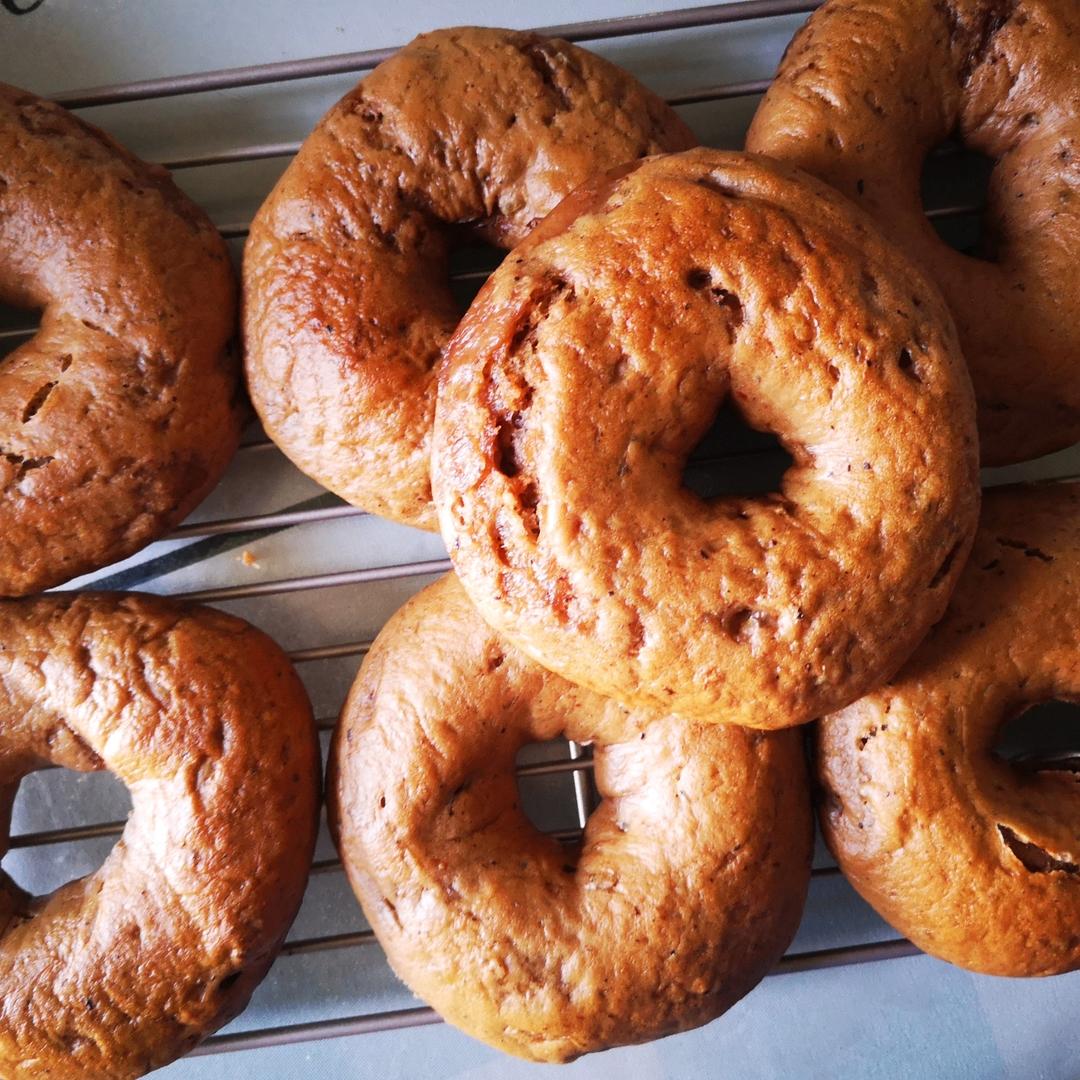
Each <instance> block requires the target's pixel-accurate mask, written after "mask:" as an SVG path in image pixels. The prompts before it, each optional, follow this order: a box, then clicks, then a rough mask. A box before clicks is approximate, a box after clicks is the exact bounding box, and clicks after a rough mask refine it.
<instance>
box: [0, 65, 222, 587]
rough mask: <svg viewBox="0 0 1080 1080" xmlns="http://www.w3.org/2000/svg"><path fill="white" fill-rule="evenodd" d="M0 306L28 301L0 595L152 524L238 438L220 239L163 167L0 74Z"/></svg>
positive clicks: (62, 573)
mask: <svg viewBox="0 0 1080 1080" xmlns="http://www.w3.org/2000/svg"><path fill="white" fill-rule="evenodd" d="M0 303H6V304H13V305H15V306H17V307H26V308H31V309H38V310H40V311H41V326H40V329H39V331H38V333H37V334H36V335H35V336H34V337H33V338H31V339H30V340H29V341H27V342H26V343H25V344H23V345H22V346H20V347H19V348H17V349H16V350H15V351H14V352H13V353H11V354H10V355H9V356H7V357H6V358H4V360H3V363H2V365H0V595H4V596H18V595H22V594H25V593H31V592H36V591H39V590H42V589H45V588H48V587H50V586H53V585H57V584H59V583H61V582H63V581H66V580H68V579H70V578H72V577H76V576H77V575H79V574H83V573H87V572H89V571H91V570H96V569H98V568H99V567H101V566H104V565H106V564H108V563H110V562H114V561H115V560H117V559H121V558H124V557H125V556H127V555H130V554H131V553H132V552H134V551H136V550H138V549H139V548H140V547H142V546H143V545H145V544H147V543H149V542H150V541H152V540H154V539H156V538H158V537H159V536H161V535H163V534H164V533H166V532H167V531H168V530H169V529H171V528H172V527H173V526H174V525H176V524H177V523H178V522H179V521H180V520H181V519H183V518H184V517H185V516H186V515H187V514H188V512H189V511H190V510H192V509H193V508H194V507H195V506H196V504H197V503H198V502H199V501H200V500H201V499H202V498H203V497H204V496H205V495H206V494H207V492H208V491H209V490H210V488H212V487H213V485H214V484H215V483H216V482H217V480H218V478H219V477H220V475H221V473H222V472H223V471H224V469H225V467H226V465H227V464H228V462H229V460H230V458H231V457H232V455H233V452H234V450H235V449H236V445H237V442H238V440H239V433H240V409H239V406H238V394H239V389H240V380H239V374H240V373H239V365H238V363H237V362H236V359H235V357H233V356H232V355H230V354H229V353H228V352H227V344H228V342H229V340H230V338H231V337H232V335H233V330H234V327H233V321H234V319H235V284H234V280H233V274H232V269H231V267H230V265H229V258H228V252H227V251H226V249H225V245H224V242H223V241H222V239H221V237H220V236H219V235H218V233H217V231H216V230H215V229H214V227H213V226H212V225H211V224H210V221H209V220H208V219H207V218H206V216H205V215H204V214H203V213H202V211H201V210H199V209H197V208H196V207H195V206H194V205H193V204H192V203H191V202H189V201H188V199H187V198H186V197H185V196H184V195H183V194H181V192H180V191H179V190H178V189H177V188H176V187H175V186H174V185H173V183H172V181H171V180H170V179H169V176H168V173H167V172H166V171H165V170H164V169H160V168H158V167H156V166H151V165H146V164H144V163H143V162H141V161H138V160H137V159H136V158H134V157H133V156H132V155H131V154H129V153H127V151H125V150H123V149H122V148H121V147H119V146H118V145H117V144H116V143H114V142H113V141H112V140H111V139H110V138H109V137H108V136H107V135H105V134H104V133H102V132H100V131H98V130H97V129H96V128H93V127H91V126H90V125H88V124H85V123H83V122H82V121H81V120H78V119H76V118H75V117H74V116H72V115H71V113H69V112H67V111H66V110H64V109H62V108H60V107H59V106H57V105H53V104H51V103H49V102H46V101H43V100H41V99H40V98H37V97H34V96H33V95H31V94H27V93H24V92H23V91H21V90H16V89H15V88H13V87H10V86H4V85H2V84H0Z"/></svg>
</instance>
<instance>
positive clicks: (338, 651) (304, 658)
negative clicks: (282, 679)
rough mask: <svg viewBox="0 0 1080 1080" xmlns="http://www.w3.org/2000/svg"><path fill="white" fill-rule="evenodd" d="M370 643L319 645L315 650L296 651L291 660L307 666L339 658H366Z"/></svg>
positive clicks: (349, 642) (291, 654)
mask: <svg viewBox="0 0 1080 1080" xmlns="http://www.w3.org/2000/svg"><path fill="white" fill-rule="evenodd" d="M371 645H372V643H371V642H370V641H343V642H341V644H339V645H317V646H316V647H315V648H313V649H294V650H293V651H292V652H291V653H289V659H290V660H291V661H292V662H293V663H294V664H307V663H310V662H311V661H312V660H336V659H337V658H338V657H339V656H364V655H366V654H367V651H368V649H370V648H371Z"/></svg>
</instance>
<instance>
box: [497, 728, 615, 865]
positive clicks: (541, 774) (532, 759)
mask: <svg viewBox="0 0 1080 1080" xmlns="http://www.w3.org/2000/svg"><path fill="white" fill-rule="evenodd" d="M575 748H576V749H575ZM575 753H576V755H577V757H576V759H575V757H574V755H575ZM514 764H515V767H516V769H517V789H518V801H519V804H520V806H521V810H522V813H524V815H525V817H526V818H528V820H529V822H530V823H531V824H532V825H534V826H535V827H536V828H537V829H538V830H539V831H540V832H542V833H547V834H549V835H554V836H555V838H556V839H557V840H559V841H560V842H561V843H562V844H564V845H565V847H566V849H567V858H568V859H570V860H571V862H570V863H568V865H573V859H574V858H575V857H576V851H575V845H576V844H578V843H579V841H580V837H581V811H582V810H584V812H585V816H586V818H587V817H588V814H590V813H591V812H592V811H593V810H594V809H595V808H596V807H597V806H598V805H599V803H600V795H599V793H598V792H597V790H596V784H595V781H594V780H593V773H592V767H593V757H592V747H590V746H584V745H579V744H572V743H569V742H567V740H566V739H562V738H559V739H551V740H548V741H546V742H534V743H526V744H525V745H524V746H523V747H522V748H521V749H520V750H519V751H518V753H517V758H516V759H515V762H514ZM575 778H576V779H575ZM579 804H580V805H579Z"/></svg>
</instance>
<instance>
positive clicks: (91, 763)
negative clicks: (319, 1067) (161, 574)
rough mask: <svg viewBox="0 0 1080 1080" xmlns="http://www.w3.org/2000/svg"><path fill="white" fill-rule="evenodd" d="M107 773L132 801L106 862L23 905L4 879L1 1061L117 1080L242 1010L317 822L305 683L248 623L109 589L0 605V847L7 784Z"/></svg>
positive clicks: (291, 911)
mask: <svg viewBox="0 0 1080 1080" xmlns="http://www.w3.org/2000/svg"><path fill="white" fill-rule="evenodd" d="M50 762H51V763H53V764H55V765H60V766H64V767H66V768H70V769H77V770H80V771H89V770H95V769H108V770H109V771H110V772H112V773H113V774H114V775H116V776H117V777H118V778H119V779H120V780H122V781H123V782H124V783H125V784H126V785H127V786H128V788H129V790H130V792H131V797H132V804H133V810H132V813H131V816H130V817H129V818H128V822H127V825H126V826H125V828H124V833H123V836H122V837H121V839H120V840H119V841H118V842H117V844H116V846H115V847H114V848H113V850H112V852H111V854H110V855H109V856H108V858H107V859H106V861H105V863H104V864H103V865H102V866H101V868H100V869H99V870H97V871H96V872H95V873H93V874H91V875H90V876H89V877H85V878H82V879H81V880H77V881H72V882H70V883H69V884H67V885H64V886H63V887H62V888H60V889H58V890H57V891H56V892H54V893H52V894H51V895H50V896H45V897H32V896H29V895H27V894H26V893H25V892H23V890H22V889H20V888H19V887H18V886H17V885H16V884H15V883H14V882H13V881H12V880H11V879H10V878H9V877H8V876H7V875H6V874H3V873H0V1002H2V1007H0V1073H2V1074H3V1075H4V1076H7V1077H16V1076H17V1077H20V1078H22V1077H26V1078H28V1080H30V1078H36V1077H58V1076H59V1077H65V1078H68V1080H72V1078H76V1077H86V1078H93V1080H103V1078H126V1077H136V1076H141V1075H143V1073H145V1072H147V1071H149V1070H151V1069H154V1068H158V1067H160V1066H162V1065H165V1064H167V1063H168V1062H170V1061H172V1060H173V1059H174V1058H177V1057H179V1056H180V1055H181V1054H184V1053H186V1052H187V1051H188V1050H190V1049H191V1048H192V1047H193V1046H194V1045H195V1044H196V1043H198V1042H199V1041H200V1040H201V1039H202V1038H203V1037H204V1036H205V1035H207V1034H208V1033H210V1032H212V1031H214V1030H215V1029H216V1028H218V1027H220V1026H221V1025H222V1024H224V1023H225V1022H226V1021H228V1020H229V1019H231V1018H232V1017H233V1016H235V1015H236V1014H237V1013H238V1012H239V1011H240V1010H241V1009H242V1008H243V1007H244V1005H246V1004H247V1001H248V998H249V997H250V996H251V992H252V990H253V989H254V988H255V986H256V985H257V984H258V983H259V981H260V980H261V979H262V977H263V975H265V973H266V971H267V969H268V968H269V966H270V963H271V961H272V960H273V958H274V956H275V954H276V953H277V950H278V948H279V946H280V944H281V942H282V939H283V938H284V936H285V932H286V930H287V929H288V927H289V925H290V923H291V922H292V919H293V916H294V915H295V913H296V910H297V908H298V906H299V904H300V899H301V896H302V895H303V891H304V887H305V884H306V882H307V876H308V870H309V867H310V865H311V857H312V852H313V849H314V843H315V831H316V826H317V820H318V790H319V748H318V740H317V738H316V734H315V726H314V721H313V719H312V716H311V708H310V705H309V704H308V701H307V697H306V695H305V693H304V689H303V686H302V685H301V683H300V680H299V679H298V677H297V676H296V674H295V672H294V671H293V670H292V668H291V667H290V665H289V663H288V660H287V659H286V658H285V656H284V654H283V653H282V652H281V651H280V650H279V649H278V648H277V646H276V645H274V644H273V642H271V641H270V639H269V638H267V637H266V636H265V635H263V634H261V633H259V632H258V631H257V630H255V629H254V628H253V627H251V626H248V625H247V624H246V623H243V622H241V621H240V620H239V619H234V618H232V617H230V616H227V615H223V614H220V613H219V612H215V611H211V610H209V609H205V608H195V607H190V606H186V605H181V604H177V603H170V602H167V601H164V600H158V599H155V598H151V597H135V596H127V597H123V596H119V595H110V594H105V593H100V594H89V593H84V594H80V595H71V594H69V595H60V596H50V597H40V598H36V599H32V600H16V601H10V602H8V603H5V604H3V605H0V822H2V823H3V824H2V831H0V854H3V853H4V852H5V851H6V850H7V844H8V839H9V837H8V825H9V823H10V813H11V804H12V801H13V799H14V796H15V789H16V788H17V787H18V784H19V781H20V779H21V778H22V777H23V776H25V775H26V774H27V773H29V772H31V771H33V770H35V769H39V768H42V767H43V766H45V765H46V764H47V763H50Z"/></svg>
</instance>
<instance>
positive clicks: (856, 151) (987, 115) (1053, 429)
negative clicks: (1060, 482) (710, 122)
mask: <svg viewBox="0 0 1080 1080" xmlns="http://www.w3.org/2000/svg"><path fill="white" fill-rule="evenodd" d="M953 137H957V138H959V139H960V140H961V141H962V142H963V143H964V144H965V145H966V146H968V147H970V148H972V149H974V150H977V151H979V152H981V153H983V154H986V155H988V156H989V157H991V158H994V159H995V160H996V166H995V168H994V171H993V174H992V176H991V180H990V190H989V201H988V205H987V208H986V214H985V231H986V234H987V238H988V239H987V243H986V244H984V249H985V250H984V252H983V255H984V256H985V257H983V258H973V257H970V256H968V255H963V254H961V253H960V252H958V251H955V250H953V249H952V248H951V247H949V246H948V245H947V244H946V243H945V242H944V241H943V240H941V239H940V238H939V237H938V235H937V233H936V232H935V231H934V229H933V227H932V226H931V224H930V222H929V221H928V220H927V219H926V216H925V214H924V212H923V207H922V200H921V197H920V192H919V187H920V177H921V171H922V166H923V161H924V160H925V158H926V155H927V154H928V153H929V152H930V151H931V150H932V149H933V148H934V147H935V146H937V145H938V144H940V143H942V142H944V141H945V140H946V139H949V138H953ZM747 149H748V150H752V151H756V152H759V153H763V154H769V155H771V156H772V157H776V158H780V159H782V160H784V161H788V162H791V163H792V164H794V165H798V166H800V167H802V168H803V169H805V170H807V171H808V172H811V173H813V174H814V175H815V176H817V177H820V178H821V179H822V180H826V181H828V182H829V183H831V184H833V185H834V186H835V187H837V188H839V189H840V190H841V191H842V192H844V193H845V194H846V195H848V196H850V197H851V198H852V199H854V200H855V201H856V202H858V203H859V204H860V205H861V206H862V207H863V208H864V209H866V210H867V211H868V212H869V213H870V214H871V215H873V217H874V218H875V219H876V220H877V221H878V223H879V224H880V225H881V227H882V229H883V230H884V231H885V233H886V235H887V236H888V237H889V239H891V240H893V241H894V242H895V243H896V244H898V245H899V247H900V248H901V249H902V250H903V251H904V252H905V253H906V254H907V255H908V257H909V258H911V259H912V260H913V261H914V262H916V263H917V264H918V265H920V266H922V267H924V268H925V270H926V272H927V273H928V274H929V275H930V276H931V277H933V278H934V279H935V280H936V282H937V284H938V285H939V286H940V288H941V291H942V293H943V294H944V296H945V299H946V301H947V302H948V304H949V307H950V308H951V310H952V313H953V317H954V318H955V320H956V325H957V330H958V331H959V334H960V343H961V345H962V346H963V350H964V355H965V356H966V357H967V361H968V363H969V365H970V368H971V376H972V380H973V382H974V384H975V397H976V401H977V404H978V424H979V435H980V439H981V443H982V454H983V463H984V464H988V465H1001V464H1006V463H1008V462H1012V461H1023V460H1026V459H1028V458H1032V457H1036V456H1038V455H1040V454H1045V453H1049V452H1050V451H1052V450H1059V449H1061V448H1062V447H1065V446H1069V445H1071V444H1072V443H1075V442H1076V441H1077V440H1080V269H1078V267H1077V251H1078V250H1080V5H1078V4H1077V2H1076V0H857V2H853V0H829V2H828V3H826V4H825V5H824V6H823V7H822V8H821V9H820V10H819V11H818V12H817V13H816V14H815V15H814V16H813V17H812V18H811V19H810V21H809V23H808V24H807V25H806V26H805V27H804V28H803V29H802V30H801V31H800V32H799V33H798V34H797V35H796V37H795V39H794V41H793V42H792V43H791V45H790V46H789V48H788V51H787V53H786V54H785V57H784V61H783V63H782V64H781V65H780V71H779V72H778V74H777V76H776V79H775V81H774V82H773V84H772V86H771V88H770V89H769V91H768V93H767V94H766V95H765V98H764V100H763V101H762V103H761V106H760V108H759V109H758V112H757V115H756V116H755V118H754V121H753V124H752V125H751V128H750V133H749V135H748V137H747Z"/></svg>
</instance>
